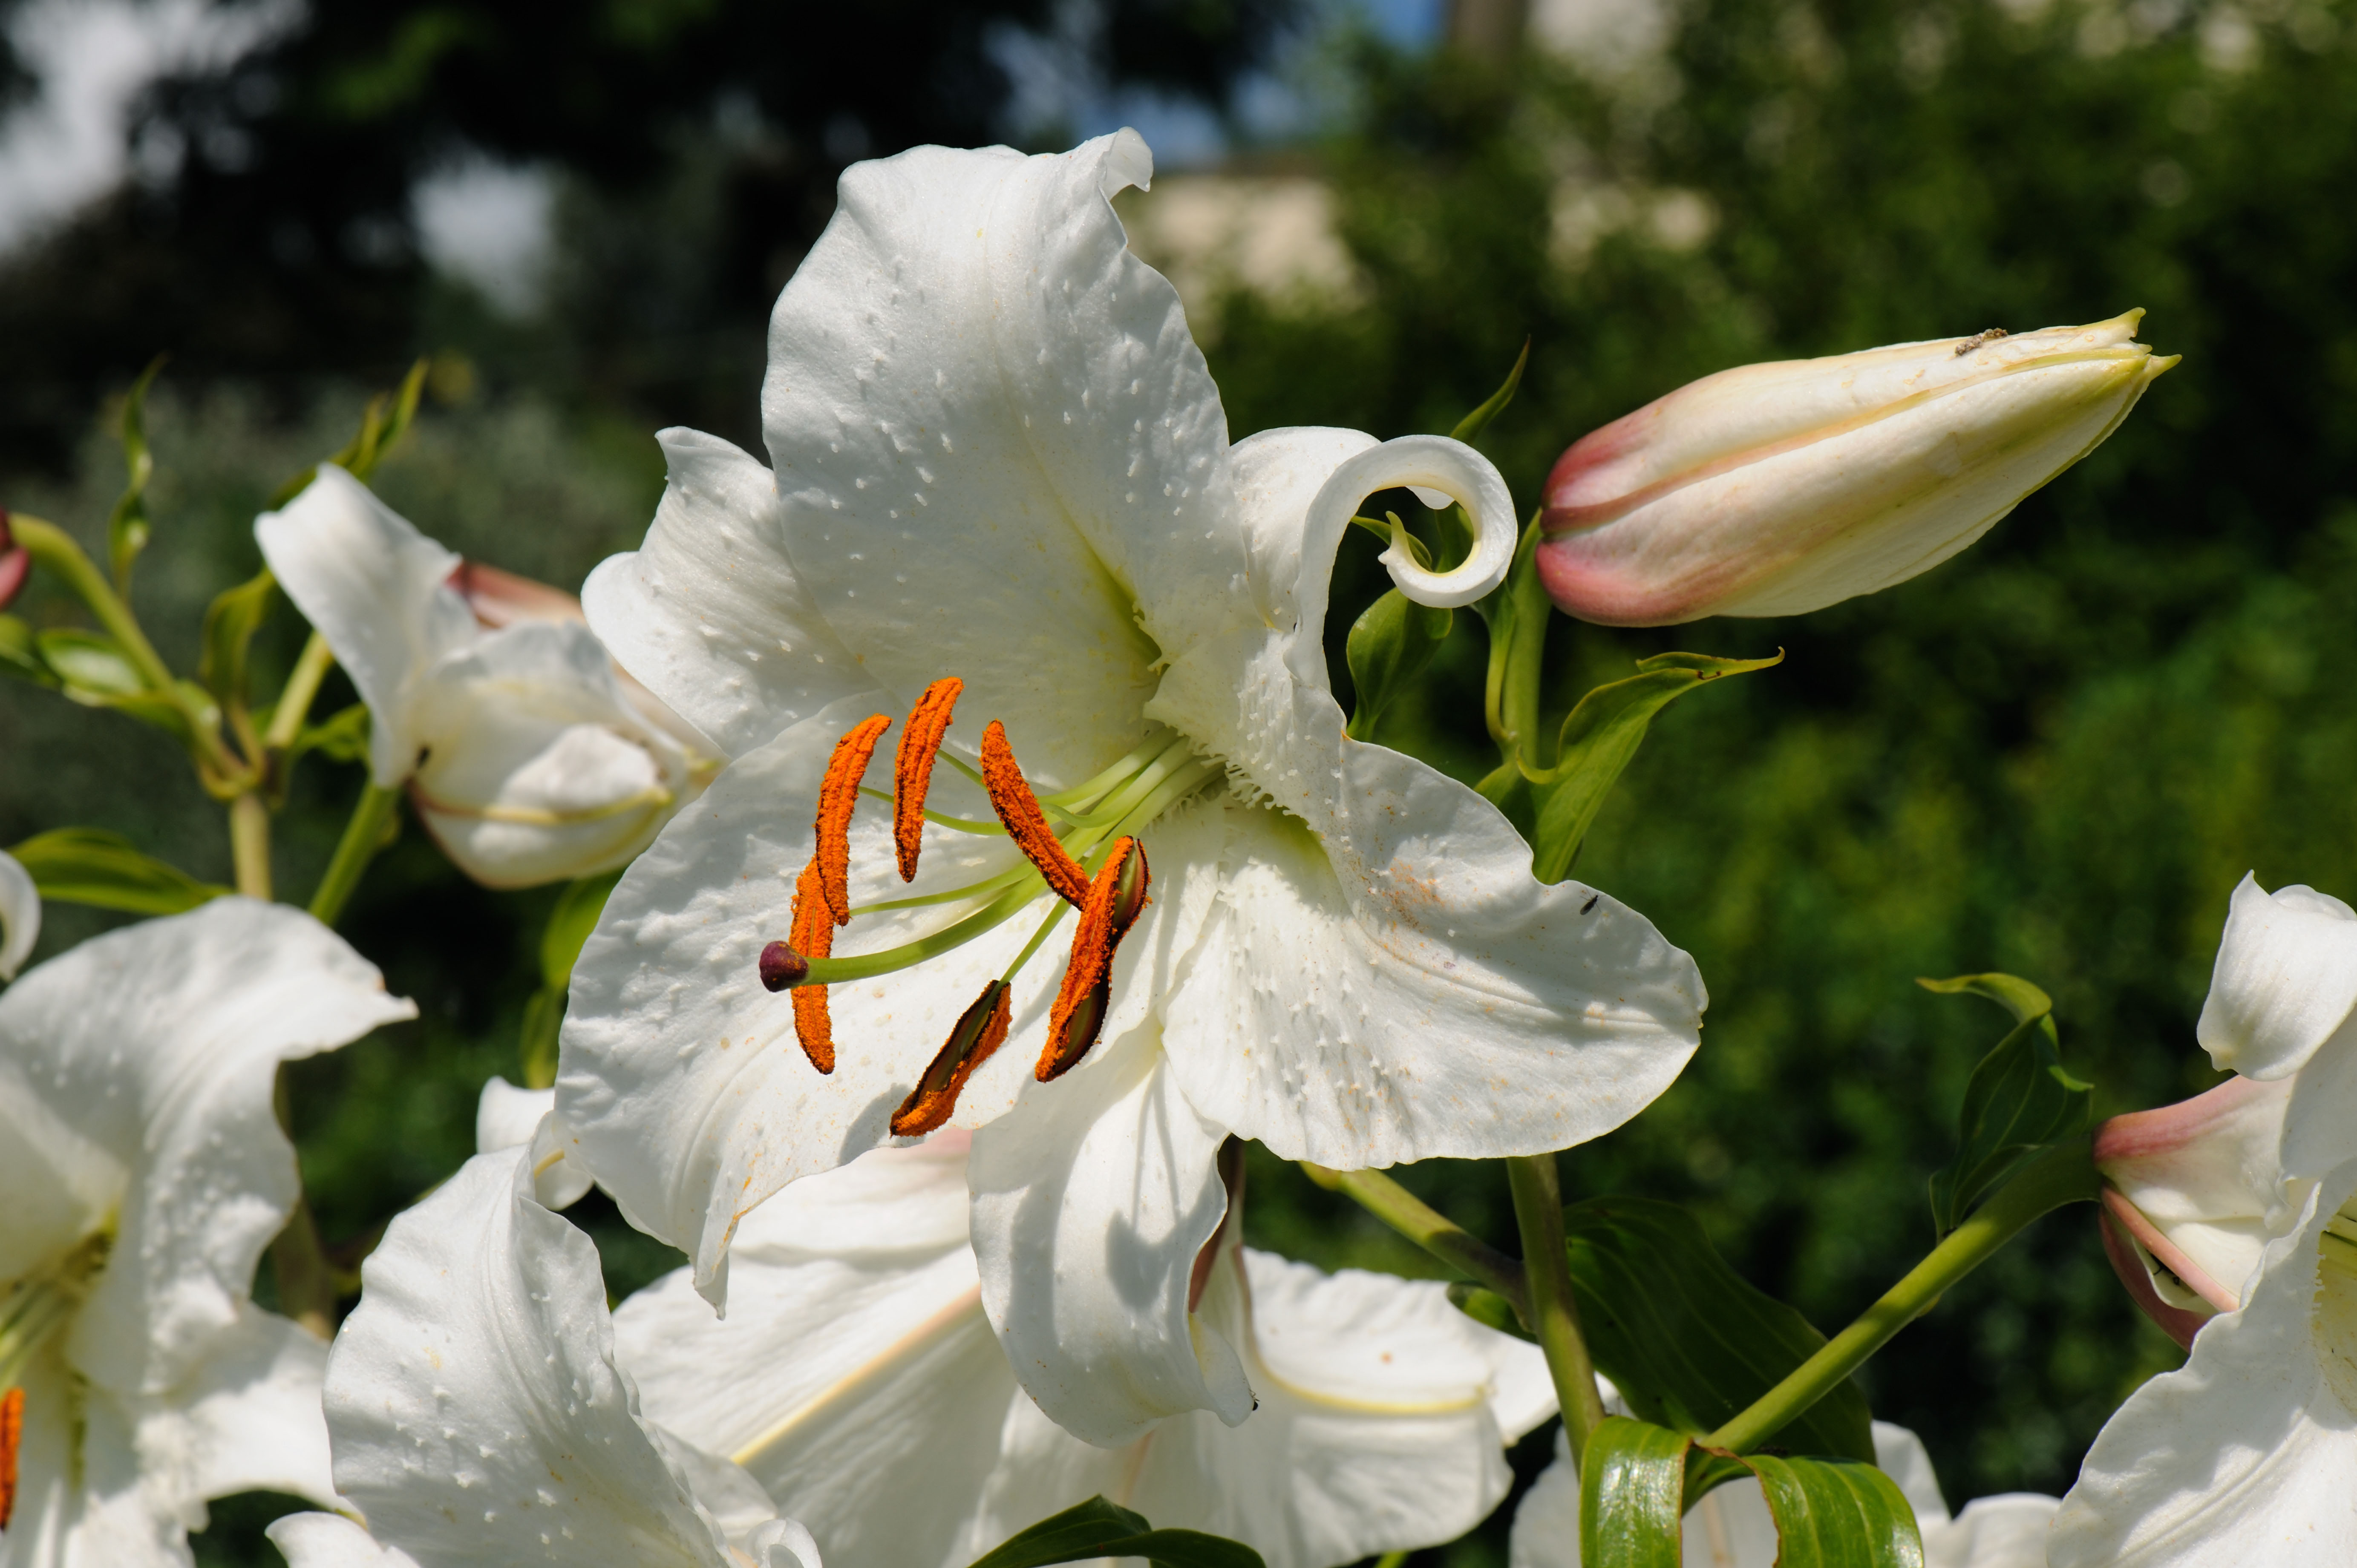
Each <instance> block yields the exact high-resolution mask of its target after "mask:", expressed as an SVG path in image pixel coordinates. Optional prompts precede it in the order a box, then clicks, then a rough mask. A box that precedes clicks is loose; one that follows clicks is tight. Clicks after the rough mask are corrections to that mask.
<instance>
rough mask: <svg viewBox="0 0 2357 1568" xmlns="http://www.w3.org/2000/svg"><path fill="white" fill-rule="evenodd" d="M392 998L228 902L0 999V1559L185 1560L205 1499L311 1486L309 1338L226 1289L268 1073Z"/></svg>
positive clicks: (43, 1565)
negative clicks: (14, 1427)
mask: <svg viewBox="0 0 2357 1568" xmlns="http://www.w3.org/2000/svg"><path fill="white" fill-rule="evenodd" d="M414 1012H415V1010H414V1008H412V1007H411V1006H410V1005H409V1004H408V1003H406V1002H403V1001H399V1000H396V999H395V998H393V997H391V996H388V995H386V994H385V993H384V987H383V982H382V977H380V976H379V974H378V973H377V972H376V970H375V969H374V968H373V967H372V966H371V965H370V964H368V963H367V962H365V961H362V960H361V958H360V957H359V956H358V955H357V954H355V953H354V952H353V951H352V950H350V948H348V947H346V946H345V945H344V944H343V943H342V942H341V941H339V940H337V938H336V937H335V936H334V934H333V933H331V932H329V931H328V929H326V928H325V927H323V926H321V925H320V924H319V923H318V922H317V921H316V920H314V919H312V918H310V917H309V916H307V915H305V914H302V913H300V912H299V911H296V910H294V909H288V908H281V907H278V906H274V905H270V904H259V903H254V902H253V901H251V900H248V899H244V898H221V899H217V900H215V901H214V902H212V903H210V904H207V905H206V906H204V907H203V908H199V909H196V910H192V911H190V912H189V913H188V914H185V915H176V916H173V917H172V918H168V919H161V920H150V921H146V922H145V923H143V924H140V925H135V926H130V927H126V928H124V929H122V930H118V931H114V932H112V933H110V934H108V935H106V936H102V937H99V938H97V939H95V940H91V941H88V942H85V943H83V944H82V945H81V946H80V947H77V948H75V949H73V950H70V951H69V952H67V953H65V954H63V955H61V956H59V957H58V958H55V959H52V960H50V961H48V962H47V963H44V964H42V965H40V966H39V967H38V968H37V969H35V970H33V971H32V972H29V973H27V975H26V976H25V977H24V978H23V979H22V980H20V981H18V982H16V983H15V984H14V985H12V986H10V987H9V989H8V990H7V991H6V993H0V1192H5V1196H6V1201H5V1203H0V1402H5V1404H6V1405H8V1406H9V1407H12V1409H13V1411H14V1412H15V1413H16V1415H18V1416H20V1417H21V1422H22V1425H21V1430H20V1432H19V1433H18V1434H17V1440H16V1443H15V1444H13V1445H10V1444H6V1443H5V1442H0V1450H7V1451H5V1452H0V1481H13V1483H14V1487H13V1493H14V1496H13V1504H14V1506H13V1508H10V1507H9V1506H8V1499H7V1498H6V1496H5V1494H6V1493H7V1492H8V1490H9V1489H10V1488H8V1487H5V1486H0V1516H4V1517H0V1522H4V1523H5V1536H0V1563H5V1564H6V1565H7V1568H50V1565H56V1568H69V1565H71V1568H81V1565H91V1568H95V1565H98V1564H105V1565H107V1568H141V1565H143V1564H151V1563H152V1564H172V1563H180V1564H185V1563H188V1561H189V1556H188V1542H187V1532H188V1530H192V1529H201V1528H202V1527H203V1525H204V1522H205V1508H204V1503H205V1499H206V1498H217V1497H221V1496H223V1495H225V1494H227V1493H231V1492H242V1491H249V1490H253V1489H255V1488H259V1487H266V1488H270V1489H272V1490H276V1491H282V1492H294V1493H297V1494H300V1495H302V1496H306V1497H309V1498H317V1499H318V1500H320V1501H328V1500H331V1499H332V1498H333V1496H334V1493H333V1490H332V1488H331V1487H330V1485H329V1482H328V1434H327V1429H326V1427H325V1426H324V1425H323V1424H322V1423H321V1421H320V1417H319V1375H320V1367H321V1364H322V1362H323V1360H324V1359H325V1357H326V1355H327V1347H326V1346H325V1345H323V1344H321V1343H320V1342H319V1340H318V1339H317V1338H316V1337H314V1336H312V1335H311V1334H310V1333H308V1332H307V1331H306V1330H305V1329H303V1328H302V1327H300V1326H297V1325H296V1324H294V1323H292V1322H290V1321H289V1320H287V1319H285V1318H283V1317H280V1316H277V1315H275V1314H274V1313H269V1312H264V1311H263V1310H262V1309H261V1308H259V1307H257V1306H255V1305H253V1302H252V1300H251V1299H249V1290H250V1287H251V1285H252V1283H253V1271H254V1266H255V1264H256V1263H257V1262H259V1261H260V1259H261V1256H262V1251H263V1249H264V1247H266V1246H268V1245H269V1243H270V1240H271V1238H272V1237H274V1236H275V1235H276V1234H277V1233H278V1231H279V1230H280V1229H281V1228H282V1227H283V1226H284V1225H285V1222H286V1216H287V1214H288V1212H289V1211H290V1210H291V1209H292V1208H293V1207H294V1204H295V1200H296V1195H297V1193H298V1191H299V1188H298V1186H297V1183H296V1170H295V1151H294V1148H293V1147H292V1146H291V1145H290V1144H288V1143H287V1141H286V1136H285V1133H282V1132H280V1131H279V1127H278V1122H277V1118H276V1116H275V1115H274V1112H273V1111H272V1109H271V1095H272V1089H273V1084H274V1079H275V1075H276V1073H277V1069H278V1064H279V1063H281V1062H283V1061H289V1060H293V1059H295V1058H300V1057H307V1056H310V1055H313V1054H314V1053H316V1052H318V1051H322V1050H329V1049H332V1048H334V1047H338V1046H340V1045H342V1044H344V1043H345V1042H346V1041H348V1040H351V1039H354V1038H356V1037H358V1036H361V1035H363V1034H365V1033H367V1032H368V1031H369V1030H370V1029H372V1028H374V1027H375V1026H378V1025H380V1024H383V1023H389V1022H391V1021H393V1020H394V1019H397V1018H406V1017H410V1016H413V1015H414ZM5 1425H6V1423H0V1432H4V1431H5Z"/></svg>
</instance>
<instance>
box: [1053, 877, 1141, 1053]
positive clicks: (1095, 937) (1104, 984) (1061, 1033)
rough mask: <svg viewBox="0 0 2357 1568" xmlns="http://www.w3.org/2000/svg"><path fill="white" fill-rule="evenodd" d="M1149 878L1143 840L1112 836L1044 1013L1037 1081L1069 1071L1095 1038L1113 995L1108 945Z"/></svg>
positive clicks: (1121, 932)
mask: <svg viewBox="0 0 2357 1568" xmlns="http://www.w3.org/2000/svg"><path fill="white" fill-rule="evenodd" d="M1149 880H1150V878H1149V875H1148V874H1147V871H1146V846H1145V845H1143V844H1141V843H1138V842H1137V841H1136V840H1135V839H1134V838H1119V839H1115V840H1114V844H1113V853H1112V854H1109V855H1107V856H1106V857H1105V863H1104V867H1103V870H1101V871H1099V872H1098V873H1097V875H1096V880H1095V881H1093V882H1092V883H1090V884H1089V896H1088V897H1087V898H1086V899H1085V900H1083V901H1082V905H1081V923H1080V928H1079V929H1077V930H1075V931H1073V933H1072V956H1071V961H1069V962H1068V963H1066V964H1065V965H1064V983H1063V984H1062V985H1061V986H1060V987H1059V988H1058V990H1057V992H1056V1004H1055V1006H1054V1007H1053V1008H1051V1009H1050V1010H1049V1014H1048V1044H1047V1047H1046V1048H1045V1049H1044V1050H1042V1051H1041V1052H1040V1053H1039V1067H1038V1068H1037V1069H1034V1073H1033V1076H1034V1077H1036V1078H1037V1079H1039V1081H1040V1082H1041V1083H1046V1082H1048V1081H1049V1080H1050V1079H1057V1078H1061V1077H1062V1076H1063V1075H1064V1074H1065V1073H1067V1072H1070V1071H1071V1069H1073V1068H1074V1067H1076V1066H1078V1065H1079V1063H1080V1060H1081V1058H1082V1057H1085V1056H1087V1055H1088V1054H1089V1047H1091V1046H1093V1045H1095V1044H1096V1043H1097V1031H1098V1030H1100V1029H1102V1028H1103V1027H1104V1015H1105V1008H1106V1005H1107V1004H1108V1003H1109V1002H1110V1001H1111V1000H1112V996H1113V955H1114V949H1116V948H1118V947H1119V946H1120V945H1121V939H1122V938H1123V937H1125V936H1127V935H1128V934H1129V928H1130V927H1132V926H1134V925H1135V924H1136V923H1137V917H1138V913H1139V912H1140V911H1141V910H1143V909H1144V908H1146V903H1147V899H1146V884H1147V882H1148V881H1149Z"/></svg>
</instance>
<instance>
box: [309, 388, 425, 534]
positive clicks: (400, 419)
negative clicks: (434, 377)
mask: <svg viewBox="0 0 2357 1568" xmlns="http://www.w3.org/2000/svg"><path fill="white" fill-rule="evenodd" d="M429 362H430V361H428V360H418V361H417V363H415V364H414V365H412V366H410V367H409V374H407V375H406V376H404V377H403V378H402V380H401V387H400V390H399V391H397V392H379V393H377V394H376V396H374V397H372V398H371V399H369V401H368V407H366V408H365V409H362V410H361V427H360V431H359V433H358V434H357V435H354V436H353V437H352V438H351V439H350V441H347V442H346V443H344V446H343V448H342V450H340V451H339V452H338V453H337V454H336V455H335V456H332V457H330V458H328V462H330V463H333V464H334V465H336V467H339V468H341V469H343V470H344V471H345V472H346V473H348V474H350V475H351V477H352V478H355V479H359V480H361V481H362V482H363V483H365V482H366V481H367V479H368V477H369V476H370V475H371V474H372V473H374V472H376V466H377V465H378V464H379V463H382V462H383V461H384V459H385V458H386V457H388V456H392V453H393V448H394V447H395V446H399V445H400V444H401V438H402V437H403V436H404V435H408V434H409V426H410V423H411V421H413V420H414V419H415V418H416V417H417V398H418V394H419V393H420V392H424V391H425V371H426V367H427V365H428V363H429ZM318 473H319V470H318V467H317V466H316V465H314V466H313V467H308V468H305V469H304V470H303V471H302V472H300V473H298V474H296V475H295V476H294V477H293V478H289V479H288V480H287V481H286V482H285V484H283V485H281V486H279V487H278V489H277V490H276V492H275V493H274V494H273V495H272V496H271V498H270V510H273V511H275V510H278V509H279V508H280V507H283V506H285V504H286V503H287V502H288V501H291V500H293V499H295V498H296V496H299V495H301V494H302V493H303V491H304V489H305V488H306V487H307V486H308V485H309V484H310V482H311V481H312V480H313V479H314V478H317V477H318Z"/></svg>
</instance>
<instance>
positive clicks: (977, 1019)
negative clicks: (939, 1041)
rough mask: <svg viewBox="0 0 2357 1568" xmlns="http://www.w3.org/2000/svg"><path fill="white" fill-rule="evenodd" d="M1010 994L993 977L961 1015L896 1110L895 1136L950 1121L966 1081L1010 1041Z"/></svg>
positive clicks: (927, 1130)
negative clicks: (1007, 1033)
mask: <svg viewBox="0 0 2357 1568" xmlns="http://www.w3.org/2000/svg"><path fill="white" fill-rule="evenodd" d="M1012 998H1013V992H1012V990H1011V988H1010V987H1009V986H1008V985H1007V983H1006V982H1005V981H1003V980H994V981H992V982H991V983H989V984H987V985H985V986H984V987H983V988H982V994H981V995H980V996H977V997H975V998H974V1005H973V1006H971V1007H968V1008H967V1009H966V1010H965V1011H964V1012H963V1014H961V1015H959V1016H958V1021H957V1026H956V1027H954V1028H952V1030H950V1037H949V1042H948V1043H947V1044H946V1045H944V1046H942V1048H941V1051H940V1053H939V1054H938V1055H936V1056H935V1057H934V1058H933V1059H932V1063H931V1066H929V1067H927V1068H926V1069H925V1076H924V1077H922V1078H920V1079H918V1080H917V1087H916V1088H914V1089H912V1090H909V1098H908V1099H906V1100H904V1101H900V1109H899V1110H898V1111H895V1112H892V1131H893V1133H894V1134H895V1135H897V1136H899V1137H902V1138H914V1137H918V1136H920V1135H921V1134H923V1133H930V1132H931V1131H933V1129H935V1128H936V1127H939V1126H940V1125H941V1124H942V1122H947V1121H948V1120H949V1119H950V1116H951V1114H952V1112H955V1111H956V1110H957V1101H958V1096H959V1094H961V1093H963V1091H964V1090H965V1080H966V1079H970V1078H972V1077H973V1076H974V1069H977V1068H979V1067H980V1066H982V1064H983V1063H985V1062H986V1061H988V1060H989V1059H990V1058H991V1057H992V1055H993V1054H994V1053H996V1051H997V1049H998V1047H1000V1046H1003V1045H1005V1044H1006V1026H1007V1023H1008V1021H1009V1020H1010V1019H1011V1018H1012V1016H1013V1015H1014V1004H1013V1000H1012Z"/></svg>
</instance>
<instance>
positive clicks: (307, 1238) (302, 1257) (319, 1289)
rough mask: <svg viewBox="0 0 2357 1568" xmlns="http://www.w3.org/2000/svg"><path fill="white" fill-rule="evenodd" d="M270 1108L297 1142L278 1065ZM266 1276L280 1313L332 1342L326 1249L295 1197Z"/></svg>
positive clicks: (305, 1206)
mask: <svg viewBox="0 0 2357 1568" xmlns="http://www.w3.org/2000/svg"><path fill="white" fill-rule="evenodd" d="M270 1104H271V1109H272V1110H273V1111H274V1112H277V1115H278V1130H279V1131H280V1132H282V1133H285V1134H286V1137H287V1141H288V1142H289V1143H292V1142H293V1141H294V1137H295V1102H294V1095H293V1093H292V1091H291V1090H289V1088H288V1085H287V1082H286V1065H285V1063H284V1062H281V1063H280V1064H279V1067H278V1077H277V1079H275V1081H274V1083H273V1084H272V1085H271V1091H270ZM270 1271H271V1273H272V1274H273V1275H274V1277H275V1278H276V1280H277V1282H278V1310H279V1311H280V1312H283V1313H285V1315H286V1316H289V1317H291V1318H293V1319H294V1320H295V1321H296V1322H297V1323H299V1324H301V1325H302V1326H304V1327H306V1328H307V1329H309V1330H310V1331H311V1332H312V1333H314V1334H316V1335H317V1336H318V1337H320V1338H322V1339H332V1338H334V1337H336V1279H335V1275H334V1273H332V1272H331V1271H330V1270H329V1269H328V1254H327V1251H326V1249H324V1248H322V1247H321V1246H320V1245H319V1227H318V1223H317V1221H316V1220H314V1219H312V1217H311V1200H310V1199H309V1198H307V1197H301V1196H297V1197H296V1199H295V1208H294V1211H293V1212H292V1213H290V1214H288V1215H287V1216H286V1229H285V1230H281V1231H280V1232H279V1233H278V1236H277V1239H276V1240H274V1241H272V1242H271V1243H270Z"/></svg>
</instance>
